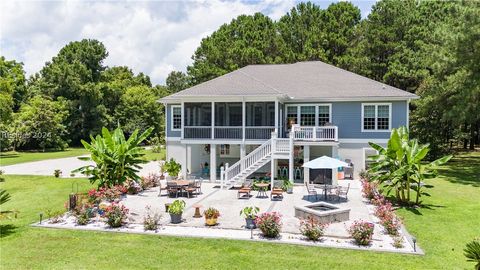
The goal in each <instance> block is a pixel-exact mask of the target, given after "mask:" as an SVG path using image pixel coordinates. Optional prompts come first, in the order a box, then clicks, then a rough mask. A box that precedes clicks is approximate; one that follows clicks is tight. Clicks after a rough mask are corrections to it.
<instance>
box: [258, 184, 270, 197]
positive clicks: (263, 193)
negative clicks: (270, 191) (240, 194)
mask: <svg viewBox="0 0 480 270" xmlns="http://www.w3.org/2000/svg"><path fill="white" fill-rule="evenodd" d="M269 185H270V184H265V183H260V184H255V186H257V187H258V192H257V198H268V195H267V188H268V186H269Z"/></svg>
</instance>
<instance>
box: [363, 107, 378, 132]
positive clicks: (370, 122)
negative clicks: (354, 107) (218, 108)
mask: <svg viewBox="0 0 480 270" xmlns="http://www.w3.org/2000/svg"><path fill="white" fill-rule="evenodd" d="M363 129H365V130H374V129H375V105H365V106H364V107H363Z"/></svg>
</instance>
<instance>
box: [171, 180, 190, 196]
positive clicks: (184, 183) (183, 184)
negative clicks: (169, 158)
mask: <svg viewBox="0 0 480 270" xmlns="http://www.w3.org/2000/svg"><path fill="white" fill-rule="evenodd" d="M173 182H174V183H175V184H177V186H179V187H180V188H181V192H182V194H181V195H182V196H184V195H185V194H184V191H185V188H186V187H188V185H189V184H190V181H188V180H175V181H173Z"/></svg>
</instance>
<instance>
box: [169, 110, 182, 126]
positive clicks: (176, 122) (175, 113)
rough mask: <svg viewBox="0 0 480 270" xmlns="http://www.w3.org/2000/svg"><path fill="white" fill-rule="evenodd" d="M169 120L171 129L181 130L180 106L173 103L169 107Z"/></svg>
mask: <svg viewBox="0 0 480 270" xmlns="http://www.w3.org/2000/svg"><path fill="white" fill-rule="evenodd" d="M171 108H172V109H171V110H172V111H171V115H172V116H171V122H172V130H181V129H182V106H180V105H173V106H172V107H171Z"/></svg>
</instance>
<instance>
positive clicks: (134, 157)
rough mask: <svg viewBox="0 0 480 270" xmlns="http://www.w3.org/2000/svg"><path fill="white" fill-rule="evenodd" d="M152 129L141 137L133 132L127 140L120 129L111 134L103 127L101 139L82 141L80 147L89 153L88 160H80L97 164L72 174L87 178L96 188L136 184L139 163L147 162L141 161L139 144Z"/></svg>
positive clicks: (85, 158) (141, 154) (92, 138)
mask: <svg viewBox="0 0 480 270" xmlns="http://www.w3.org/2000/svg"><path fill="white" fill-rule="evenodd" d="M152 130H153V128H149V129H147V130H146V131H145V132H143V133H142V134H141V135H138V130H135V131H134V132H133V134H132V135H131V136H130V137H129V138H128V140H127V139H125V136H124V135H123V131H122V129H121V128H117V129H116V130H115V131H113V133H110V132H109V131H108V129H106V128H102V136H100V135H97V137H95V138H94V137H93V136H90V139H91V142H90V143H88V142H86V141H84V140H82V144H83V146H84V147H85V149H87V150H88V151H89V152H90V157H82V158H80V159H81V160H85V161H94V162H95V164H96V165H95V166H92V165H87V166H84V167H81V168H78V169H76V170H74V171H73V172H80V173H83V174H85V175H90V177H89V179H90V182H91V183H95V182H98V186H99V187H101V186H109V187H112V186H115V185H118V184H122V183H124V182H125V181H126V180H127V179H132V180H134V181H139V180H140V177H139V176H138V174H137V173H138V172H139V169H140V168H141V167H140V164H142V163H146V162H147V161H146V160H144V159H143V158H142V157H143V155H144V154H143V153H142V148H141V147H140V146H139V145H140V143H142V142H143V141H144V140H145V139H146V138H147V137H148V136H149V135H150V133H151V132H152Z"/></svg>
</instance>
